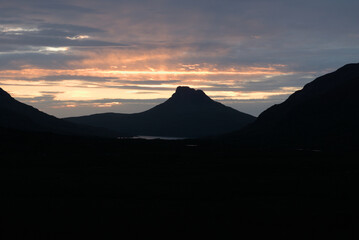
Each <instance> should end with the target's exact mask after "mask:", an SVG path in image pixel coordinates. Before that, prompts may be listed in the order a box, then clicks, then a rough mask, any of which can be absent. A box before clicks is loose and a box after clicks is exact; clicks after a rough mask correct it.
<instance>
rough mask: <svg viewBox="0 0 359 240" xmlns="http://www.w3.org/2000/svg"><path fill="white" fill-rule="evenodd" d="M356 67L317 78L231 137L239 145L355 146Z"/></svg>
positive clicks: (358, 128)
mask: <svg viewBox="0 0 359 240" xmlns="http://www.w3.org/2000/svg"><path fill="white" fill-rule="evenodd" d="M358 89H359V64H348V65H345V66H344V67H342V68H340V69H338V70H337V71H335V72H333V73H329V74H326V75H324V76H321V77H319V78H317V79H315V80H314V81H312V82H311V83H308V84H307V85H305V86H304V88H303V89H302V90H299V91H297V92H295V93H294V94H292V95H291V96H290V97H289V98H288V99H287V100H286V101H285V102H283V103H281V104H278V105H274V106H272V107H270V108H269V109H267V110H266V111H264V112H263V113H262V114H260V116H259V117H258V118H257V120H256V121H255V122H254V123H253V124H251V125H249V126H248V127H246V128H245V129H243V130H242V131H239V132H237V133H235V134H233V135H232V137H234V136H237V137H236V138H238V139H240V141H241V142H242V143H248V142H250V143H252V144H253V143H254V144H260V145H264V146H265V145H266V146H270V145H281V146H283V145H287V146H298V147H322V146H326V147H334V148H335V147H352V146H359V144H358V143H359V98H358V97H359V96H358Z"/></svg>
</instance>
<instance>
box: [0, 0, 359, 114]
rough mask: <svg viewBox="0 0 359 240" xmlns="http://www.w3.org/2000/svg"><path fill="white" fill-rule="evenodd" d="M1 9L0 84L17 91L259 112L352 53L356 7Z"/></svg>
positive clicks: (32, 4) (155, 4)
mask: <svg viewBox="0 0 359 240" xmlns="http://www.w3.org/2000/svg"><path fill="white" fill-rule="evenodd" d="M0 2H1V6H2V7H1V8H0V81H1V83H3V84H7V86H9V87H14V88H13V90H14V91H15V90H16V91H15V92H21V93H23V91H25V89H27V91H29V92H31V91H34V85H35V84H38V85H41V86H44V85H46V86H47V88H46V90H44V89H42V91H49V92H51V91H53V90H54V89H56V88H63V89H64V93H63V94H60V93H58V94H55V93H54V95H56V96H62V95H64V94H67V93H68V92H71V91H72V90H73V91H74V92H76V94H77V95H76V96H81V94H82V93H79V92H81V91H80V90H81V89H82V90H83V92H86V94H89V95H91V94H93V95H91V96H93V97H94V98H96V99H101V98H104V97H107V95H108V94H112V92H116V94H117V93H118V94H123V96H127V97H128V98H129V99H132V98H133V96H138V97H141V98H145V97H147V98H148V100H147V101H151V100H150V99H151V98H156V97H163V98H165V96H167V95H168V94H169V93H170V92H171V91H173V90H174V89H175V87H176V86H177V85H189V86H192V87H196V88H202V89H204V90H205V91H206V92H208V93H209V94H211V95H212V96H214V97H217V98H218V99H219V97H220V96H223V99H228V98H230V97H231V96H232V97H235V96H236V97H238V98H239V97H240V96H241V95H242V96H243V95H244V94H247V95H246V96H251V97H253V99H252V100H253V101H252V102H251V103H249V101H250V99H247V100H246V101H244V102H237V103H235V106H240V105H239V104H244V105H243V106H250V107H248V109H250V108H253V109H259V107H256V106H261V107H264V106H266V104H268V103H269V102H271V101H272V102H271V103H273V101H277V100H278V101H279V100H280V99H282V100H284V98H285V96H286V95H287V94H288V92H290V90H294V89H297V88H300V87H302V86H303V85H305V84H306V83H307V82H309V81H311V80H313V79H314V78H315V77H317V76H320V75H322V74H324V73H327V72H330V71H332V70H334V69H336V68H338V67H340V66H342V65H344V64H346V63H349V62H358V56H359V41H358V36H359V28H358V24H357V23H358V22H359V15H358V14H357V9H358V8H359V2H358V1H356V0H346V1H328V0H316V1H298V2H296V1H285V0H273V1H263V0H254V1H233V0H214V1H208V0H197V1H190V0H183V1H175V0H153V1H144V0H131V1H129V0H102V1H97V0H91V1H87V0H86V1H85V0H71V1H70V0H63V1H61V3H60V2H59V1H54V0H46V1H45V0H37V1H28V0H13V1H1V0H0ZM10 70H14V72H12V73H11V74H10V73H8V72H6V73H4V71H10ZM23 70H26V71H23ZM126 71H127V73H126ZM181 71H182V72H186V74H181V73H180V72H181ZM151 72H153V73H151ZM176 72H177V73H176ZM200 72H202V73H203V72H210V73H211V74H200ZM219 72H222V73H219ZM225 72H232V73H231V74H225ZM233 72H236V74H233ZM16 84H17V86H20V85H22V86H23V88H24V90H20V88H15V87H16V86H15V85H16ZM93 88H96V89H97V90H96V91H97V92H95V91H94V90H93V91H92V92H91V93H89V92H90V90H88V89H93ZM75 90H76V91H75ZM38 91H40V90H39V89H37V90H36V91H35V92H36V93H37V94H38V95H39V96H37V97H40V95H41V94H42V93H39V92H38ZM61 91H62V90H61ZM280 93H282V95H280ZM68 94H69V93H68ZM86 94H84V95H86ZM135 94H137V95H135ZM258 94H262V95H261V96H263V97H264V96H265V100H263V101H265V103H263V101H262V100H261V101H259V100H258V96H259V95H258ZM19 95H20V94H19ZM50 95H51V94H50ZM69 95H70V94H69ZM43 97H44V101H43V104H45V103H46V100H45V99H46V98H47V99H48V100H47V101H48V104H50V102H51V101H50V96H46V94H45V95H44V96H43ZM86 97H87V98H89V96H87V95H86ZM274 97H275V100H274ZM237 100H238V101H240V99H237ZM242 100H243V99H242ZM242 100H241V101H242ZM233 101H234V100H233ZM98 104H100V103H98ZM139 104H140V103H139ZM141 104H142V105H141V106H145V103H144V102H143V103H141ZM256 104H257V105H256ZM50 105H51V104H50ZM70 105H71V104H70ZM72 105H74V104H72ZM125 106H127V107H128V108H125ZM130 106H131V105H130V104H128V105H126V104H122V105H121V106H113V107H114V109H117V110H126V111H129V109H130ZM138 106H139V105H138ZM59 109H60V108H58V109H57V110H56V111H60V110H59ZM83 109H84V108H83ZM86 109H87V110H86V111H90V110H91V109H90V107H89V106H88V108H86ZM136 109H138V108H136ZM262 110H264V109H262ZM51 111H52V110H51ZM61 111H62V110H61ZM84 111H85V110H84ZM256 111H257V110H256ZM61 114H63V113H61Z"/></svg>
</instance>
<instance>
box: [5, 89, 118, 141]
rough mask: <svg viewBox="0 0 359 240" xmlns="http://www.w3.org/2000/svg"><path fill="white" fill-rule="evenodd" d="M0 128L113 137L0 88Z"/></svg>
mask: <svg viewBox="0 0 359 240" xmlns="http://www.w3.org/2000/svg"><path fill="white" fill-rule="evenodd" d="M0 128H3V129H15V130H21V131H30V132H51V133H57V134H66V135H83V136H102V137H111V136H112V137H114V136H115V135H114V134H113V133H111V132H110V131H108V130H106V129H98V128H93V127H88V126H81V125H78V124H73V123H69V122H67V121H64V120H62V119H58V118H56V117H54V116H51V115H48V114H46V113H44V112H41V111H39V110H38V109H36V108H33V107H31V106H29V105H26V104H24V103H21V102H19V101H17V100H15V99H14V98H12V97H11V96H10V94H8V93H7V92H6V91H4V90H3V89H1V88H0Z"/></svg>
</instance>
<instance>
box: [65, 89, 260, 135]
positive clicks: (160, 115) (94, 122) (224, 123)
mask: <svg viewBox="0 0 359 240" xmlns="http://www.w3.org/2000/svg"><path fill="white" fill-rule="evenodd" d="M254 119H255V117H253V116H251V115H249V114H245V113H242V112H239V111H237V110H235V109H233V108H230V107H227V106H225V105H223V104H221V103H219V102H216V101H214V100H212V99H211V98H210V97H208V96H207V95H206V94H205V93H204V92H203V91H202V90H195V89H192V88H189V87H185V86H179V87H177V89H176V91H175V93H174V94H173V95H172V96H171V97H170V98H169V99H168V100H166V101H165V102H163V103H161V104H159V105H157V106H155V107H153V108H151V109H149V110H147V111H144V112H140V113H134V114H122V113H103V114H95V115H87V116H82V117H72V118H65V120H68V121H71V122H74V123H81V124H86V125H90V126H98V127H99V126H101V127H107V128H109V129H113V130H116V131H118V132H120V133H122V135H124V136H138V135H142V136H143V135H145V136H163V137H204V136H208V135H215V134H221V133H225V132H230V131H234V130H236V129H240V128H241V127H243V126H245V125H246V124H248V123H250V122H252V121H253V120H254Z"/></svg>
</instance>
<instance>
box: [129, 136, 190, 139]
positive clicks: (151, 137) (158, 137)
mask: <svg viewBox="0 0 359 240" xmlns="http://www.w3.org/2000/svg"><path fill="white" fill-rule="evenodd" d="M127 139H145V140H155V139H161V140H182V139H186V138H181V137H162V136H136V137H128V138H127Z"/></svg>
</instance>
